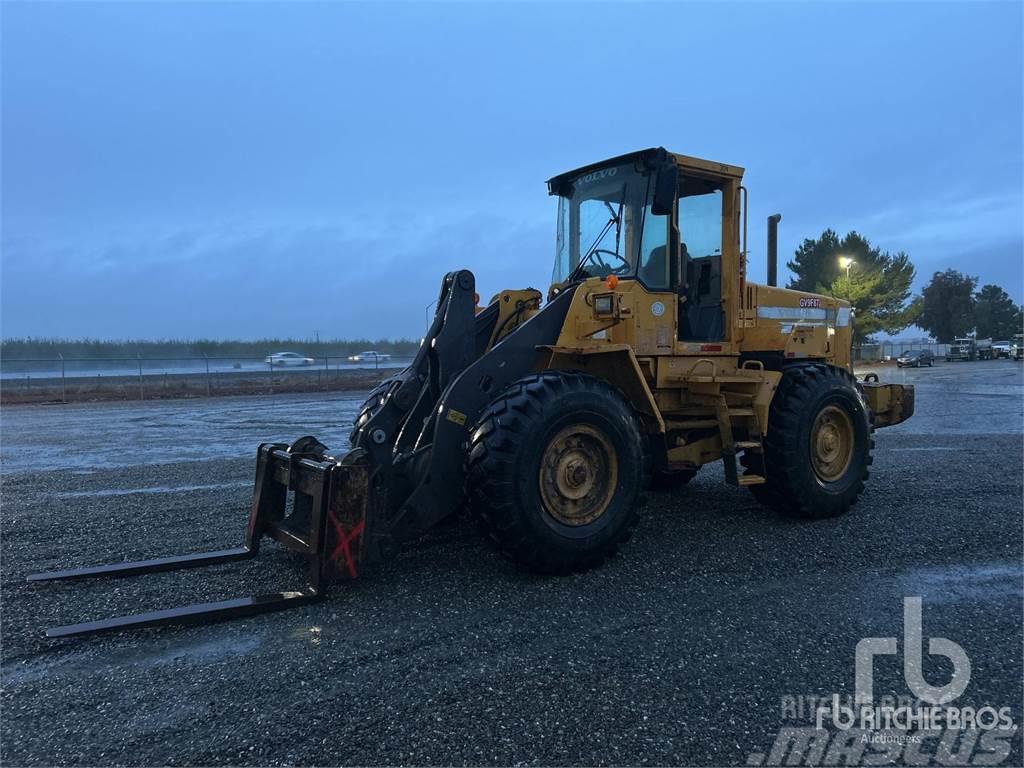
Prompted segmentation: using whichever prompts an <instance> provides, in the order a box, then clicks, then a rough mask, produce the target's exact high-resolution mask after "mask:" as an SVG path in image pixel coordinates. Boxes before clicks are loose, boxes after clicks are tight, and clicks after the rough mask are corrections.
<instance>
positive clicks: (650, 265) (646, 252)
mask: <svg viewBox="0 0 1024 768" xmlns="http://www.w3.org/2000/svg"><path fill="white" fill-rule="evenodd" d="M643 216H644V230H643V235H642V236H641V238H640V269H639V271H638V273H637V277H639V278H640V281H641V282H642V283H643V284H644V285H645V286H647V288H648V289H650V290H652V291H668V290H671V289H670V280H671V277H670V275H671V272H670V263H669V258H668V256H669V254H668V216H655V215H654V214H653V213H651V209H650V206H648V207H646V208H644V212H643Z"/></svg>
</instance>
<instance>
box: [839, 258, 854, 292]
mask: <svg viewBox="0 0 1024 768" xmlns="http://www.w3.org/2000/svg"><path fill="white" fill-rule="evenodd" d="M856 263H857V262H856V261H854V260H853V259H852V258H850V257H849V256H840V257H839V268H840V269H845V270H846V295H847V297H849V295H850V267H852V266H853V265H854V264H856Z"/></svg>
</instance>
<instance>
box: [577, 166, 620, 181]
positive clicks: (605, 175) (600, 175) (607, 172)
mask: <svg viewBox="0 0 1024 768" xmlns="http://www.w3.org/2000/svg"><path fill="white" fill-rule="evenodd" d="M618 172H619V169H618V168H605V169H604V170H600V171H593V172H591V173H588V174H586V175H584V176H580V177H579V178H578V179H576V184H593V183H594V182H595V181H601V180H602V179H610V178H612V177H613V176H615V174H617V173H618Z"/></svg>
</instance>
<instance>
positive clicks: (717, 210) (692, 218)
mask: <svg viewBox="0 0 1024 768" xmlns="http://www.w3.org/2000/svg"><path fill="white" fill-rule="evenodd" d="M681 186H682V189H681V191H680V196H679V207H678V217H679V218H678V225H679V244H680V250H681V251H682V257H683V258H682V269H683V272H682V274H681V275H680V281H679V283H680V284H679V301H680V306H679V339H680V341H719V340H721V339H722V338H723V333H724V330H725V329H724V327H723V322H724V320H723V315H722V190H720V189H716V188H715V187H714V186H713V185H712V184H711V182H707V181H704V180H702V179H683V182H682V185H681Z"/></svg>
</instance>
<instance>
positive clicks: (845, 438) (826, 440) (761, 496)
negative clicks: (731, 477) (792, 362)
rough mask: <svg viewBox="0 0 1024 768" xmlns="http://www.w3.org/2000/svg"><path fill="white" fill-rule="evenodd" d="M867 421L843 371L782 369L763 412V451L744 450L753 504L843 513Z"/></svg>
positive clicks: (862, 454)
mask: <svg viewBox="0 0 1024 768" xmlns="http://www.w3.org/2000/svg"><path fill="white" fill-rule="evenodd" d="M873 447H874V441H873V440H872V439H871V420H870V414H869V411H868V407H867V404H866V403H865V402H864V398H863V396H862V395H861V393H860V391H859V390H858V389H857V385H856V381H855V380H854V378H853V377H852V376H851V375H850V374H849V372H847V371H845V370H843V369H841V368H836V367H833V366H830V365H825V364H820V363H819V364H812V365H800V366H794V367H792V368H789V369H787V370H785V371H784V372H783V376H782V381H781V382H780V383H779V388H778V390H777V391H776V393H775V397H774V398H773V399H772V404H771V409H770V411H769V416H768V436H767V439H766V440H765V443H764V454H763V456H762V455H761V454H753V453H749V452H748V453H745V454H744V456H743V457H742V458H741V461H742V463H743V464H744V466H746V467H747V469H748V471H750V472H754V473H758V474H760V472H759V471H758V470H761V469H763V470H766V472H767V474H766V475H765V477H766V478H767V480H766V482H765V483H763V484H762V485H753V486H750V490H751V492H752V493H753V494H754V496H755V498H757V499H758V501H760V502H761V503H763V504H765V505H767V506H769V507H771V508H773V509H775V510H777V511H779V512H781V513H783V514H787V515H792V516H795V517H802V518H811V519H819V518H826V517H835V516H837V515H841V514H843V513H845V512H847V511H848V510H849V509H850V507H851V506H852V505H853V504H854V502H856V500H857V497H858V496H859V495H860V493H861V491H862V490H864V481H865V480H867V477H868V467H869V466H870V465H871V461H872V459H871V449H872V448H873Z"/></svg>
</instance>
